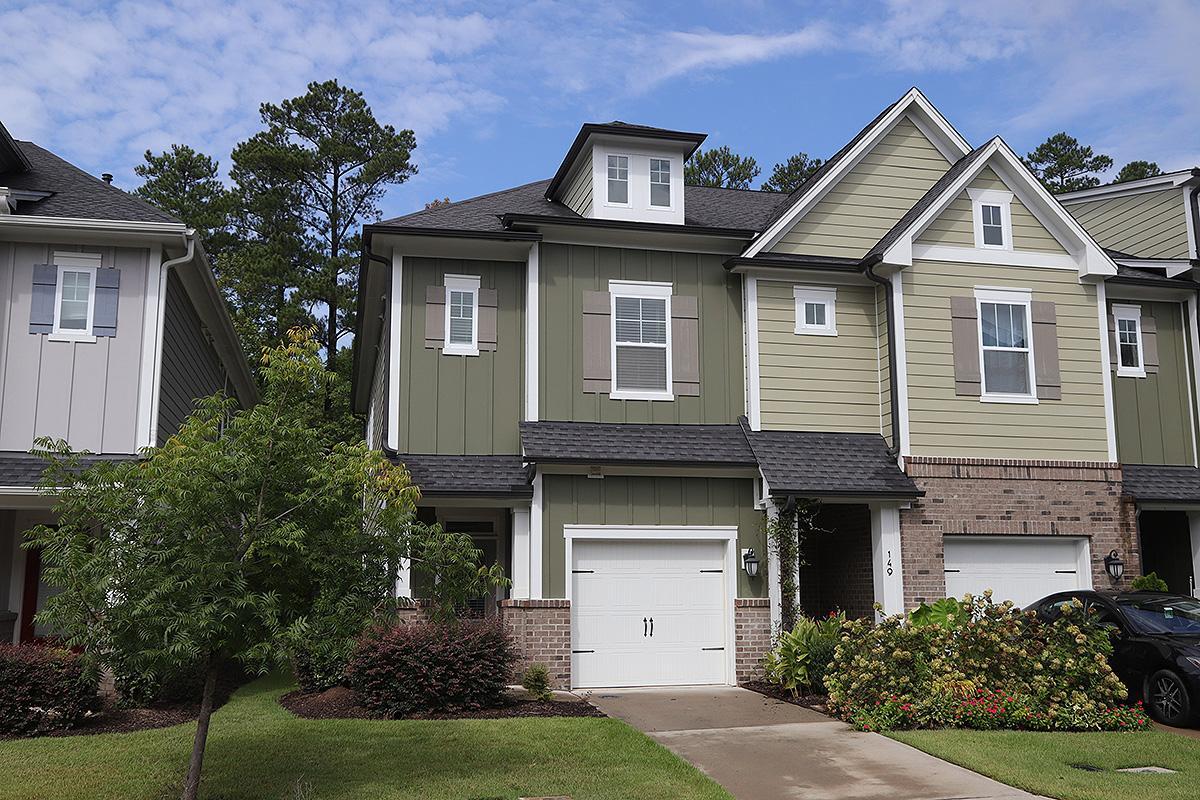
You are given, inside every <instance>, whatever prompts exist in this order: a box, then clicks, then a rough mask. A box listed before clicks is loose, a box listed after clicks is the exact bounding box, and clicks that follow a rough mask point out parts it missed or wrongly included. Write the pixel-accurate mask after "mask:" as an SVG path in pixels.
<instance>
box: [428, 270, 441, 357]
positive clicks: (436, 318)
mask: <svg viewBox="0 0 1200 800" xmlns="http://www.w3.org/2000/svg"><path fill="white" fill-rule="evenodd" d="M425 346H426V347H431V348H435V349H438V350H441V349H442V348H443V347H445V346H446V287H445V286H426V287H425Z"/></svg>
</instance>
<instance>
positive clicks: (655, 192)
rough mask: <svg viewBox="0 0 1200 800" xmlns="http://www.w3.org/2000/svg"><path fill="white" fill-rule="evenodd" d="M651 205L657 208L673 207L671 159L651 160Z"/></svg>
mask: <svg viewBox="0 0 1200 800" xmlns="http://www.w3.org/2000/svg"><path fill="white" fill-rule="evenodd" d="M650 205H652V206H655V207H657V208H670V207H671V161H670V159H667V158H652V159H650Z"/></svg>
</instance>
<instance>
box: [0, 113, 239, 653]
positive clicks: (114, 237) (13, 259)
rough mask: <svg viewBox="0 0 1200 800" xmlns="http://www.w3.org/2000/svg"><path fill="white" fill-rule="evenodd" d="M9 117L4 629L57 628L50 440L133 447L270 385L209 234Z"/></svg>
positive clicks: (86, 446)
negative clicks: (41, 448) (233, 316)
mask: <svg viewBox="0 0 1200 800" xmlns="http://www.w3.org/2000/svg"><path fill="white" fill-rule="evenodd" d="M110 180H111V176H105V180H101V179H98V178H94V177H92V176H91V175H88V174H86V173H85V172H83V171H82V170H80V169H78V168H77V167H75V166H73V165H72V164H70V163H68V162H66V161H64V160H63V159H62V158H60V157H58V156H56V155H55V154H53V153H51V152H49V151H48V150H46V149H44V148H42V147H39V146H38V145H36V144H34V143H32V142H24V141H15V140H14V139H13V138H12V137H11V136H10V135H9V134H8V132H7V131H6V130H5V129H4V127H3V125H0V641H16V642H23V641H30V640H32V639H35V638H38V637H40V636H43V635H46V634H47V633H50V632H49V631H46V630H44V629H43V628H42V626H41V625H40V624H38V623H37V622H36V621H35V620H34V614H35V613H36V612H37V611H38V610H39V609H40V608H41V606H42V603H43V602H44V601H45V599H46V597H47V596H48V593H50V592H52V591H54V590H53V588H52V587H50V586H48V585H47V584H46V583H45V582H44V581H43V580H42V578H41V567H40V558H39V553H38V551H37V550H27V549H25V548H23V547H22V546H21V544H22V541H23V533H24V531H25V530H27V529H28V528H30V527H33V526H35V525H39V524H44V523H45V524H53V522H54V516H53V512H52V510H51V507H52V505H53V498H52V497H48V496H46V495H44V494H42V493H41V492H39V490H38V484H39V481H40V480H41V474H42V471H43V469H44V466H45V465H44V462H43V461H42V460H41V459H40V458H39V457H37V456H34V455H31V454H30V452H29V451H30V449H31V448H32V447H33V446H34V441H35V439H37V438H38V437H42V436H49V437H53V438H58V439H64V440H66V442H67V443H68V444H69V445H70V446H71V447H72V448H73V449H75V450H77V451H88V452H89V453H91V454H92V455H90V456H88V457H87V459H86V460H88V461H91V460H96V459H133V458H137V457H138V455H139V452H140V451H141V450H142V448H145V447H150V446H153V445H157V444H161V443H162V442H164V441H165V440H166V439H167V437H169V436H170V435H171V434H172V433H173V432H174V431H176V430H177V429H178V428H179V425H180V424H181V422H182V421H183V419H184V418H185V417H186V416H187V414H188V413H189V412H190V411H191V408H192V403H193V401H194V400H195V399H196V398H199V397H203V396H206V395H209V394H212V393H213V392H216V391H218V390H224V391H226V392H228V393H230V394H231V395H232V396H235V397H236V398H237V399H238V400H239V401H240V402H241V403H243V404H248V403H253V402H254V401H255V399H256V397H257V393H256V388H255V384H254V379H253V376H252V375H251V373H250V369H249V366H248V364H247V363H246V360H245V357H244V356H243V355H242V350H241V346H240V344H239V343H238V340H237V337H236V335H235V333H234V330H233V326H232V324H231V322H230V319H229V315H228V313H227V311H226V308H225V305H224V300H223V299H222V297H221V295H220V292H219V291H218V289H217V285H216V283H215V281H214V279H213V274H212V271H211V269H210V268H209V264H208V261H207V258H206V256H205V253H204V248H203V245H202V243H201V242H200V241H199V240H198V239H197V237H196V236H195V234H194V232H193V231H191V230H189V229H188V228H187V227H186V226H185V225H184V224H183V223H182V222H180V221H178V220H176V219H174V218H173V217H171V216H169V215H167V214H165V213H163V212H161V211H159V210H158V209H156V208H154V207H152V206H151V205H149V204H147V203H144V202H142V201H141V200H139V199H137V198H135V197H133V196H131V195H129V194H126V193H125V192H123V191H121V190H120V189H118V188H116V187H114V186H112V185H110V183H109V181H110Z"/></svg>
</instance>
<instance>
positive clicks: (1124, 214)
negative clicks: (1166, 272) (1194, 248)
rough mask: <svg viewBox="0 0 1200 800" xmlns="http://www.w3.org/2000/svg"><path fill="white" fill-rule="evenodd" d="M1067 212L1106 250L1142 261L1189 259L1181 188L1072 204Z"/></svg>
mask: <svg viewBox="0 0 1200 800" xmlns="http://www.w3.org/2000/svg"><path fill="white" fill-rule="evenodd" d="M1067 210H1068V211H1070V212H1071V213H1072V214H1074V215H1075V219H1077V220H1079V222H1080V223H1081V224H1082V225H1083V227H1085V228H1087V231H1088V233H1090V234H1091V235H1092V236H1093V237H1094V238H1095V239H1096V241H1098V242H1099V243H1100V244H1102V245H1103V246H1105V247H1111V248H1112V249H1114V250H1120V251H1121V252H1122V253H1128V254H1129V255H1132V256H1137V257H1139V258H1187V257H1188V238H1187V217H1186V216H1185V207H1184V202H1183V192H1182V190H1180V189H1163V190H1162V191H1160V192H1145V193H1143V194H1135V195H1132V196H1130V197H1115V198H1109V199H1103V200H1094V201H1092V202H1088V203H1073V204H1071V205H1069V206H1067Z"/></svg>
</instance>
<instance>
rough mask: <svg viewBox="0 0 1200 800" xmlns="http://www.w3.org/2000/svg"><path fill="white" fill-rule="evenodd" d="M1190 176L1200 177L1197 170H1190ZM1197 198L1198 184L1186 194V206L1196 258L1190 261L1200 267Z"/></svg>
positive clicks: (1198, 192)
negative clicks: (1188, 210)
mask: <svg viewBox="0 0 1200 800" xmlns="http://www.w3.org/2000/svg"><path fill="white" fill-rule="evenodd" d="M1192 174H1193V175H1197V177H1200V174H1198V171H1197V170H1192ZM1197 196H1200V184H1198V185H1196V186H1193V187H1192V191H1191V193H1189V194H1188V204H1189V205H1190V207H1191V212H1192V235H1193V237H1194V238H1195V239H1196V241H1194V242H1193V243H1192V247H1193V248H1195V250H1196V258H1194V259H1192V266H1197V265H1200V203H1198V202H1197V200H1196V198H1197Z"/></svg>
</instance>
